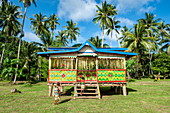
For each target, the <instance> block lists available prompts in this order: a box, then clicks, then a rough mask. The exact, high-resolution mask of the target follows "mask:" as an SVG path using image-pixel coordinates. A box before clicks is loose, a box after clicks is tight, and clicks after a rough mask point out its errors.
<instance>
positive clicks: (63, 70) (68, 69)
mask: <svg viewBox="0 0 170 113" xmlns="http://www.w3.org/2000/svg"><path fill="white" fill-rule="evenodd" d="M49 71H77V69H49Z"/></svg>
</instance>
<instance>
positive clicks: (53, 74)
mask: <svg viewBox="0 0 170 113" xmlns="http://www.w3.org/2000/svg"><path fill="white" fill-rule="evenodd" d="M76 74H77V71H63V70H62V71H50V72H49V81H62V82H64V81H66V82H75V81H76Z"/></svg>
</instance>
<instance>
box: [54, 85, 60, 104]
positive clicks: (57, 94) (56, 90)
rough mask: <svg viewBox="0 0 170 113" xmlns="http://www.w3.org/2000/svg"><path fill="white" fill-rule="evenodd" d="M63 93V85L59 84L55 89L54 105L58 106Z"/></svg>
mask: <svg viewBox="0 0 170 113" xmlns="http://www.w3.org/2000/svg"><path fill="white" fill-rule="evenodd" d="M60 93H61V85H60V83H59V82H58V83H57V86H55V88H54V105H56V104H58V101H60V95H61V94H60Z"/></svg>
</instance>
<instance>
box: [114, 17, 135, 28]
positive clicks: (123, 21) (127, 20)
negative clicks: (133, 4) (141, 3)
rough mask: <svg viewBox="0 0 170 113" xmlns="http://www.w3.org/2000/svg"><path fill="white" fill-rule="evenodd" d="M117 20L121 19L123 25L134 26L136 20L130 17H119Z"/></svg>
mask: <svg viewBox="0 0 170 113" xmlns="http://www.w3.org/2000/svg"><path fill="white" fill-rule="evenodd" d="M117 20H119V21H120V23H121V24H122V25H123V26H132V25H133V24H135V22H134V21H132V20H130V19H128V18H122V17H120V18H118V19H117Z"/></svg>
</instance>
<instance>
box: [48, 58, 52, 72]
mask: <svg viewBox="0 0 170 113" xmlns="http://www.w3.org/2000/svg"><path fill="white" fill-rule="evenodd" d="M48 69H51V57H49V65H48Z"/></svg>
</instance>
